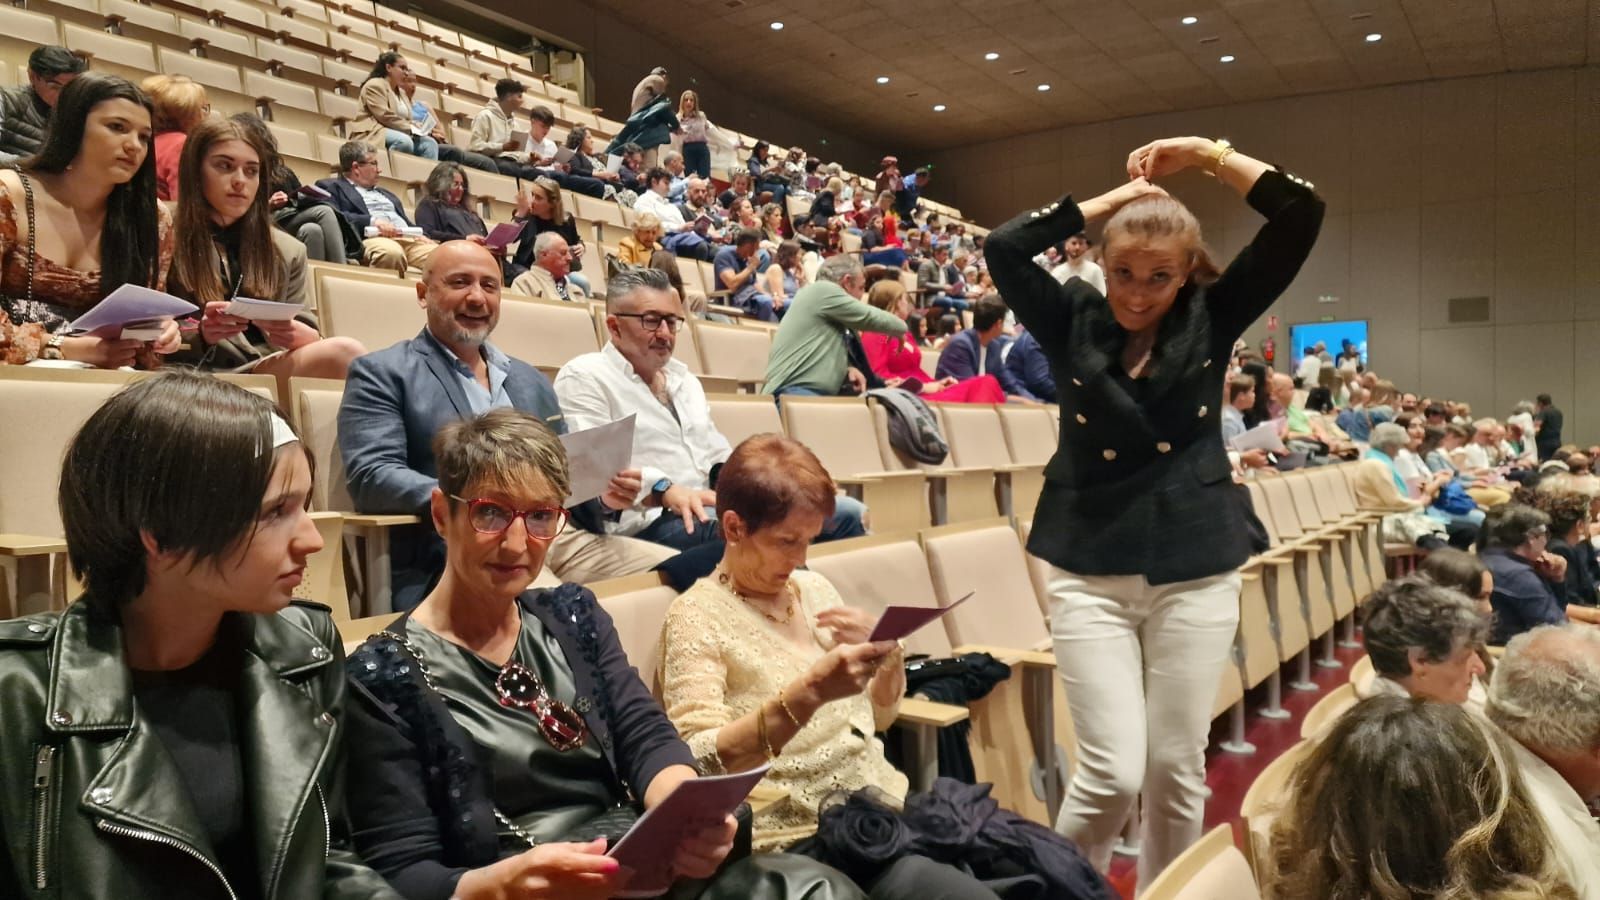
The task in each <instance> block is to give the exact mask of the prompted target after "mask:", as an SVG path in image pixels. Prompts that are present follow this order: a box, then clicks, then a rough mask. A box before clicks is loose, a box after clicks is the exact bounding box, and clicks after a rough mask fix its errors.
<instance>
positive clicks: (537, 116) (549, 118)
mask: <svg viewBox="0 0 1600 900" xmlns="http://www.w3.org/2000/svg"><path fill="white" fill-rule="evenodd" d="M528 118H530V119H532V120H534V121H535V122H538V123H539V124H540V125H554V124H555V123H556V114H555V113H553V112H551V111H550V107H548V106H544V105H542V104H541V105H539V106H535V107H534V108H533V109H530V110H528Z"/></svg>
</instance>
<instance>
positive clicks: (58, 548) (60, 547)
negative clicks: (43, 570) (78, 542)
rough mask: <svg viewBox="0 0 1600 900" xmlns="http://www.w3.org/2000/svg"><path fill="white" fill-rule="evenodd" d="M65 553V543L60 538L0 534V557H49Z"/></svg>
mask: <svg viewBox="0 0 1600 900" xmlns="http://www.w3.org/2000/svg"><path fill="white" fill-rule="evenodd" d="M65 552H67V542H66V540H64V539H62V538H48V537H39V536H38V535H33V534H0V556H11V557H19V558H20V557H27V556H49V555H50V554H52V553H65Z"/></svg>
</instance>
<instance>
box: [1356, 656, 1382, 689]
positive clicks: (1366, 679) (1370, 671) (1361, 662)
mask: <svg viewBox="0 0 1600 900" xmlns="http://www.w3.org/2000/svg"><path fill="white" fill-rule="evenodd" d="M1377 677H1378V672H1377V670H1376V669H1374V668H1373V667H1372V657H1371V656H1363V657H1361V658H1360V659H1358V660H1356V664H1355V665H1353V666H1351V667H1350V684H1351V686H1352V687H1354V688H1355V689H1356V693H1357V694H1361V695H1365V694H1366V693H1367V690H1368V688H1370V687H1371V685H1372V679H1374V678H1377Z"/></svg>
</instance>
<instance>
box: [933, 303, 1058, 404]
mask: <svg viewBox="0 0 1600 900" xmlns="http://www.w3.org/2000/svg"><path fill="white" fill-rule="evenodd" d="M1005 328H1006V305H1005V303H1004V302H1003V301H1002V300H1001V299H1000V298H999V297H998V296H996V295H994V294H988V295H986V296H983V297H980V298H978V302H977V303H975V304H973V307H972V327H971V328H968V329H967V330H965V331H963V332H960V333H959V334H957V335H955V336H954V337H952V338H950V342H949V343H947V344H945V345H944V350H942V351H940V353H939V366H938V368H937V369H935V370H934V377H935V378H954V379H956V380H957V381H964V380H966V379H968V378H976V377H978V376H979V375H993V376H994V377H995V380H996V381H998V382H1000V387H1001V389H1002V390H1004V391H1005V392H1006V396H1007V397H1021V398H1022V399H1024V400H1033V401H1036V402H1037V401H1038V399H1039V398H1038V397H1037V396H1035V395H1034V394H1033V393H1032V392H1031V391H1029V390H1028V389H1027V388H1026V387H1024V386H1023V385H1022V383H1021V382H1020V381H1018V380H1017V376H1016V375H1015V374H1014V373H1012V372H1011V370H1010V369H1008V368H1007V367H1006V362H1005V358H1006V347H1007V346H1008V345H1009V344H1010V343H1011V339H1010V338H1008V337H1006V336H1005Z"/></svg>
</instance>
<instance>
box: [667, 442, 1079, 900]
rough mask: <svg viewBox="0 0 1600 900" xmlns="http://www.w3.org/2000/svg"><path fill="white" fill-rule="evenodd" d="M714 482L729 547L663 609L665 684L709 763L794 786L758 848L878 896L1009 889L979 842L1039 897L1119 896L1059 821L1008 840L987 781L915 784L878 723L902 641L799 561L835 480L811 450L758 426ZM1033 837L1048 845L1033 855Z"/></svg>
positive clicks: (893, 706) (897, 675)
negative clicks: (935, 825)
mask: <svg viewBox="0 0 1600 900" xmlns="http://www.w3.org/2000/svg"><path fill="white" fill-rule="evenodd" d="M716 491H717V511H718V515H719V516H720V519H721V521H720V524H721V526H722V531H723V534H724V535H725V537H726V540H727V550H726V552H725V554H724V556H723V558H722V563H721V564H720V565H719V566H718V567H717V569H716V571H715V572H713V573H712V574H711V575H710V576H708V577H706V578H702V579H701V580H700V581H699V582H697V583H696V584H695V585H694V586H693V587H691V588H690V589H689V590H688V591H687V592H685V593H684V594H683V595H682V596H680V597H678V599H677V600H675V601H674V602H673V604H672V606H671V608H670V609H669V610H668V612H667V621H666V625H665V627H664V630H663V633H662V641H663V648H662V673H661V676H662V678H661V691H662V700H663V704H664V705H665V706H666V708H667V715H668V717H669V718H671V719H672V722H673V724H674V725H676V726H677V728H678V731H679V733H680V734H681V735H682V736H683V738H684V740H685V741H687V742H688V745H689V749H690V751H691V752H692V753H693V754H694V757H695V760H696V762H697V763H698V764H699V765H700V767H701V768H702V770H704V771H707V772H724V771H728V772H737V771H745V770H748V769H752V768H755V767H756V766H759V765H762V764H763V763H771V765H772V768H771V770H770V772H768V774H767V776H766V778H765V780H764V781H763V784H764V785H765V786H767V787H769V788H776V789H778V790H779V791H781V792H782V793H783V795H784V796H783V799H782V800H780V801H779V802H777V803H776V804H774V805H772V806H771V807H770V808H767V809H765V810H764V811H762V812H761V813H759V814H758V815H757V816H756V818H755V835H754V841H753V845H754V847H755V849H757V850H779V849H790V850H792V851H793V852H796V853H804V854H808V855H812V856H815V857H817V858H819V859H821V860H822V861H823V862H827V863H830V864H831V865H834V866H836V867H838V868H840V869H842V870H843V871H845V873H846V874H848V875H851V876H852V877H853V878H855V879H856V882H857V884H858V885H860V886H861V887H862V888H863V889H865V890H866V891H867V892H868V894H869V896H871V897H873V898H874V900H886V898H896V900H898V898H907V900H911V898H916V900H928V898H933V897H938V898H950V900H955V898H961V900H965V898H989V900H992V898H994V897H996V896H1010V894H997V893H996V889H994V888H993V887H992V885H993V884H994V883H995V882H996V881H997V878H996V876H997V875H998V874H999V873H998V872H996V871H994V870H993V869H990V868H987V867H986V866H985V864H983V863H978V864H974V860H973V856H974V855H975V853H976V852H977V850H976V848H978V847H979V846H980V845H981V846H982V847H983V848H984V851H985V852H986V853H987V855H988V856H989V857H990V860H989V861H1004V860H1006V859H1010V860H1013V861H1014V863H1015V871H1016V873H1017V874H1022V875H1024V877H1036V878H1038V879H1040V881H1041V882H1042V883H1043V884H1044V885H1048V887H1047V888H1046V890H1047V893H1045V894H1040V895H1039V896H1051V897H1061V898H1066V897H1101V896H1105V897H1109V896H1110V894H1109V893H1101V892H1100V891H1101V889H1102V888H1103V882H1100V881H1099V879H1098V877H1097V876H1096V875H1095V874H1094V872H1093V871H1092V870H1091V869H1089V868H1088V867H1087V864H1086V863H1085V864H1083V865H1082V866H1081V867H1076V868H1075V866H1074V863H1075V862H1077V861H1079V858H1078V857H1077V855H1076V851H1075V850H1073V848H1071V847H1070V846H1069V845H1066V844H1065V843H1064V842H1060V843H1055V844H1052V842H1055V841H1057V840H1058V839H1057V838H1056V836H1055V834H1054V833H1053V832H1051V831H1050V830H1049V829H1046V828H1044V827H1043V826H1033V827H1034V828H1036V829H1037V831H1036V832H1030V833H1029V838H1030V839H1031V840H1032V841H1034V842H1035V843H1034V844H1032V845H1030V847H1029V850H1028V851H1024V850H1022V849H1021V847H1020V843H1021V842H1017V846H1015V847H1013V846H1012V845H1011V844H1010V843H1008V841H1010V839H1011V838H1013V837H1015V836H1016V835H1018V834H1019V833H1020V832H1022V831H1023V830H1025V829H1026V826H1027V825H1028V824H1029V823H1021V824H1020V825H1019V822H1020V820H1019V819H1017V818H1016V817H1013V816H1012V814H1009V813H1006V812H1004V811H1003V810H997V809H996V807H995V804H994V802H993V801H991V800H987V798H986V797H984V796H983V795H985V794H986V793H987V788H986V787H985V786H976V787H974V786H970V785H956V784H955V783H954V782H947V781H945V780H943V779H941V781H940V783H939V785H938V786H937V787H936V789H935V791H933V792H931V793H929V794H923V795H914V796H912V797H910V798H908V797H907V796H906V792H907V787H908V782H907V779H906V776H905V775H904V774H902V773H900V772H899V771H897V770H896V769H895V768H894V767H893V766H891V765H890V764H889V761H888V760H887V759H885V758H884V754H883V743H882V741H881V740H879V738H878V737H876V735H877V733H878V732H880V731H883V730H885V729H886V728H888V726H889V725H890V724H891V723H892V722H893V720H894V718H895V714H896V711H897V708H898V705H899V702H900V698H901V696H902V694H903V693H904V692H905V683H906V682H905V668H904V665H903V658H902V651H901V648H900V646H899V645H898V644H897V643H895V642H893V641H878V642H868V640H867V637H868V635H869V634H870V633H871V631H872V628H873V625H874V622H873V619H872V617H870V616H868V615H867V614H865V613H864V612H863V611H862V610H860V609H857V608H854V607H851V606H847V605H845V602H844V601H843V600H842V599H841V598H840V596H839V593H838V591H836V590H835V589H834V587H833V585H832V584H830V583H829V582H828V580H827V579H826V578H824V577H822V576H821V575H818V574H816V573H814V572H807V571H801V570H800V566H802V565H803V564H804V563H805V559H806V548H807V547H808V546H809V545H810V543H811V541H812V540H813V539H814V538H815V537H816V536H817V534H818V532H819V531H820V530H821V528H822V524H823V522H825V521H826V520H827V518H828V517H829V516H830V515H832V513H833V507H834V483H833V479H832V478H831V477H830V476H829V475H828V473H827V471H826V470H825V469H824V468H823V467H822V464H821V463H820V462H818V461H817V458H816V456H814V455H813V454H812V453H811V451H810V450H808V449H806V448H805V446H804V445H802V444H800V443H799V442H797V441H793V440H790V439H789V438H785V437H782V436H780V435H771V434H766V435H756V436H755V437H752V438H750V439H748V440H746V441H745V442H744V443H742V444H740V445H739V446H738V447H737V448H735V449H734V451H733V454H732V455H731V456H729V457H728V460H727V462H725V463H724V464H723V466H722V469H721V471H720V473H719V475H718V478H717V483H716ZM963 792H965V793H963ZM958 795H959V796H958ZM968 804H970V805H968ZM935 806H938V807H939V808H940V809H941V810H946V811H948V810H955V812H954V818H956V819H959V820H961V826H960V827H957V828H954V829H950V830H954V831H960V832H962V833H963V834H964V835H965V836H966V840H965V841H964V842H962V841H957V840H947V841H945V842H944V843H942V844H941V845H940V846H939V847H938V849H937V851H935V850H933V849H931V848H930V843H931V841H930V837H931V836H930V835H928V834H927V833H926V831H925V829H927V826H928V824H929V820H928V819H927V818H926V817H924V815H923V814H924V813H925V812H927V810H929V809H930V808H932V807H935ZM855 816H862V817H867V818H874V817H875V818H876V820H877V821H880V822H891V823H898V824H891V825H890V826H889V828H888V830H889V831H890V832H892V833H894V834H896V835H899V836H900V837H898V838H897V839H895V840H894V841H891V842H890V846H885V847H879V846H870V847H863V846H861V841H859V840H858V839H857V838H858V837H859V831H858V830H855V829H853V828H852V826H851V824H850V822H849V821H847V820H849V819H850V818H851V817H855ZM819 820H820V830H819ZM856 821H860V820H859V819H857V820H856ZM1001 829H1005V831H1004V833H1001ZM991 841H992V842H991ZM986 842H990V843H986ZM1039 843H1043V844H1044V845H1046V848H1045V849H1047V851H1049V852H1048V853H1046V854H1042V855H1048V856H1050V857H1051V858H1050V859H1039V858H1037V856H1036V855H1035V851H1038V850H1040V847H1039ZM1013 849H1014V850H1016V852H1015V853H1013V852H1011V851H1012V850H1013ZM1060 869H1066V870H1068V872H1067V874H1062V873H1061V872H1060V871H1059V870H1060ZM1040 873H1045V874H1040ZM1064 885H1065V887H1063V886H1064ZM1038 887H1039V885H1033V886H1031V889H1033V890H1037V889H1038ZM1025 895H1026V894H1025Z"/></svg>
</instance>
